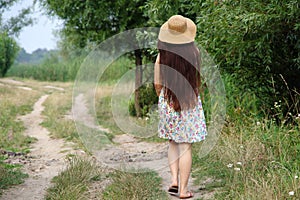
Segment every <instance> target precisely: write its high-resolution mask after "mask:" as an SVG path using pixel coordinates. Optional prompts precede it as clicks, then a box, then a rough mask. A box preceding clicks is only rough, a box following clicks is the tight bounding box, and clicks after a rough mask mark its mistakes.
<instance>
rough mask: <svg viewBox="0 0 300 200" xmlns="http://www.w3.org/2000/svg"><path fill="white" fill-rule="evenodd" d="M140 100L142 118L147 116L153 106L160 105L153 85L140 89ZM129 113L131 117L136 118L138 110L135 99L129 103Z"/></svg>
mask: <svg viewBox="0 0 300 200" xmlns="http://www.w3.org/2000/svg"><path fill="white" fill-rule="evenodd" d="M139 92H140V96H139V97H140V98H139V105H140V107H141V117H144V116H146V115H147V113H148V112H149V111H150V110H151V108H152V106H153V105H155V104H157V103H158V97H157V95H156V92H155V89H154V86H153V84H146V85H143V86H141V87H140V88H139ZM129 113H130V115H131V116H136V110H135V106H134V99H133V100H131V101H130V103H129Z"/></svg>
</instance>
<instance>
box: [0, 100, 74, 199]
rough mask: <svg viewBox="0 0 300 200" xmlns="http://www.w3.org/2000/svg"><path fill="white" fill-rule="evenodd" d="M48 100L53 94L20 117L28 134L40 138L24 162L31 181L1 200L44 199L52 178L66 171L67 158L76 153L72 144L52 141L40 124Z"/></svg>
mask: <svg viewBox="0 0 300 200" xmlns="http://www.w3.org/2000/svg"><path fill="white" fill-rule="evenodd" d="M48 97H49V95H43V96H41V97H40V98H39V100H38V101H37V102H36V103H35V104H34V106H33V111H32V112H31V113H29V114H27V115H24V116H20V117H18V119H19V120H21V121H22V122H23V123H24V126H25V127H26V130H25V132H24V134H25V135H28V136H30V137H34V138H36V139H37V141H36V142H35V143H33V144H32V146H31V152H30V153H29V154H28V155H27V156H26V158H25V161H24V159H23V162H22V164H24V166H23V169H22V170H23V171H24V172H25V173H27V174H28V175H29V178H27V179H26V180H25V182H24V183H23V184H20V185H16V186H14V187H11V188H10V189H7V190H4V191H3V195H2V196H1V197H0V199H1V200H24V199H26V200H31V199H32V200H33V199H38V200H40V199H44V196H45V194H46V189H47V188H48V187H49V186H50V185H51V180H52V178H53V177H54V176H56V175H58V173H59V172H61V171H62V170H63V169H64V167H65V157H66V155H67V154H68V153H74V154H75V151H74V150H73V149H72V147H71V145H72V143H68V144H67V143H65V142H64V140H62V139H52V138H50V136H49V131H48V130H47V129H46V128H44V127H42V126H41V125H40V123H42V122H43V117H42V115H41V113H42V111H43V110H44V106H43V103H44V102H45V101H46V99H47V98H48Z"/></svg>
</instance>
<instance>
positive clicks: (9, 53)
mask: <svg viewBox="0 0 300 200" xmlns="http://www.w3.org/2000/svg"><path fill="white" fill-rule="evenodd" d="M17 1H18V0H0V77H3V76H4V75H5V74H6V72H7V70H8V69H9V68H10V67H11V65H12V64H13V62H14V59H15V58H16V54H17V52H18V50H19V47H18V45H17V43H16V41H15V40H14V39H13V36H18V34H19V33H20V31H21V29H22V28H23V27H24V26H27V25H30V24H32V19H31V18H29V17H28V15H29V13H30V9H29V8H26V9H23V10H22V11H21V12H20V13H19V14H18V15H17V16H15V17H11V18H10V19H8V20H7V21H3V20H2V13H3V12H4V11H5V9H7V8H9V7H11V6H12V5H13V4H14V3H16V2H17Z"/></svg>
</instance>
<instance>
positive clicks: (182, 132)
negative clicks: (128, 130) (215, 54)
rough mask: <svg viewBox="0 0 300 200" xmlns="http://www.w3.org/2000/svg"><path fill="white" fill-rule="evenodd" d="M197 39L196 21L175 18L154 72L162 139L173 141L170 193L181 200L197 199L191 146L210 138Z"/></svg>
mask: <svg viewBox="0 0 300 200" xmlns="http://www.w3.org/2000/svg"><path fill="white" fill-rule="evenodd" d="M195 36H196V25H195V24H194V23H193V21H192V20H190V19H188V18H185V17H183V16H181V15H174V16H172V17H171V18H170V19H169V20H168V21H167V22H165V23H164V24H163V25H162V27H161V28H160V32H159V35H158V50H159V54H158V56H157V60H156V63H155V69H154V81H155V83H154V85H155V89H156V93H157V95H158V96H159V102H158V109H159V116H160V120H159V130H158V132H159V137H161V138H165V139H168V140H169V141H170V142H169V150H168V161H169V167H170V171H171V176H172V180H171V186H170V188H169V190H168V192H169V193H170V194H176V193H178V192H179V197H180V199H187V198H191V197H193V193H192V192H191V191H188V188H187V185H188V180H189V176H190V172H191V166H192V149H191V146H192V143H194V142H200V141H202V140H204V139H205V136H206V135H207V130H206V123H205V117H204V112H203V109H202V104H201V100H200V94H199V88H200V83H201V82H200V53H199V50H198V48H197V47H196V45H195V43H194V39H195ZM178 176H179V177H178ZM179 180H180V181H179ZM179 183H180V184H179ZM178 188H179V190H178Z"/></svg>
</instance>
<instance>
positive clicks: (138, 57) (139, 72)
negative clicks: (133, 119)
mask: <svg viewBox="0 0 300 200" xmlns="http://www.w3.org/2000/svg"><path fill="white" fill-rule="evenodd" d="M134 55H135V66H136V68H135V92H134V94H135V99H134V107H135V111H136V116H137V117H140V116H141V107H140V104H139V96H140V93H139V87H141V86H142V82H143V68H142V64H143V62H142V52H141V50H140V49H137V50H135V51H134Z"/></svg>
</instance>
